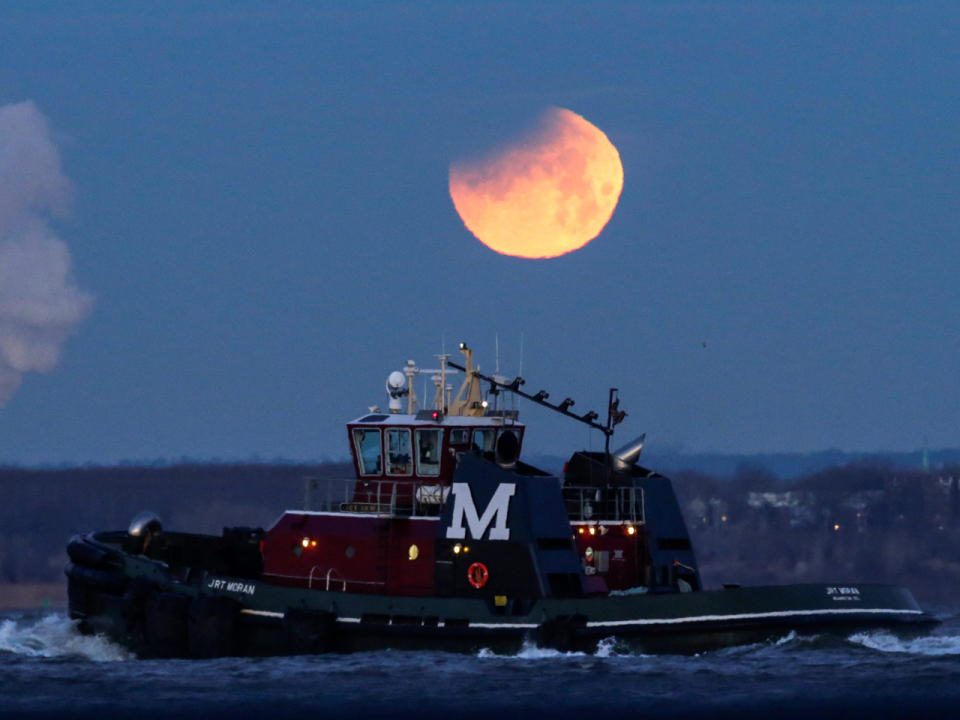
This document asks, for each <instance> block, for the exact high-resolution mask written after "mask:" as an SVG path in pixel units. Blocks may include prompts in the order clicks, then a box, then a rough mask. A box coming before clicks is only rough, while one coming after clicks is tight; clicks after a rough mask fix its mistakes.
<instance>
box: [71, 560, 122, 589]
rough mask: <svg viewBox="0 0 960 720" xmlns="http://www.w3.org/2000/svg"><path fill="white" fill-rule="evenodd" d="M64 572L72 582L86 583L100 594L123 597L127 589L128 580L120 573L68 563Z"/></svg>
mask: <svg viewBox="0 0 960 720" xmlns="http://www.w3.org/2000/svg"><path fill="white" fill-rule="evenodd" d="M63 572H64V573H65V574H66V576H67V577H68V578H70V579H71V580H73V581H77V582H81V583H86V584H87V585H89V586H90V587H91V588H93V589H94V590H96V591H98V592H105V593H110V594H111V595H121V594H123V591H124V590H126V587H127V578H125V577H124V576H123V575H121V574H120V573H118V572H111V571H109V570H95V569H94V568H91V567H86V566H84V565H78V564H76V563H72V562H68V563H67V566H66V567H65V568H64V569H63Z"/></svg>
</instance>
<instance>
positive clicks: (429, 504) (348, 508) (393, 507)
mask: <svg viewBox="0 0 960 720" xmlns="http://www.w3.org/2000/svg"><path fill="white" fill-rule="evenodd" d="M449 492H450V486H449V485H440V484H439V483H437V482H436V481H432V482H428V481H422V480H411V479H408V478H389V479H386V478H383V479H381V478H378V479H363V478H360V479H357V478H337V477H307V478H304V487H303V509H304V510H309V511H314V512H359V513H367V514H373V515H389V516H399V517H436V516H437V515H439V514H440V508H441V507H442V506H443V503H444V501H445V500H446V499H447V495H448V494H449Z"/></svg>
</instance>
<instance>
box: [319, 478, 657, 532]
mask: <svg viewBox="0 0 960 720" xmlns="http://www.w3.org/2000/svg"><path fill="white" fill-rule="evenodd" d="M449 493H450V486H449V485H441V484H439V483H437V482H430V481H423V480H411V479H407V478H396V479H393V478H390V479H385V478H377V479H366V480H365V479H362V478H361V479H357V478H338V477H307V478H304V489H303V509H304V510H308V511H315V512H355V513H364V514H371V515H384V516H390V517H437V516H438V515H439V514H440V510H441V508H442V507H443V503H444V502H445V501H446V499H447V495H448V494H449ZM563 500H564V504H565V505H566V509H567V515H568V516H569V518H570V520H571V521H573V522H577V521H579V522H629V523H642V522H644V521H645V519H646V508H645V501H644V496H643V489H642V488H639V487H596V486H592V487H591V486H584V487H576V486H569V485H568V486H565V487H564V488H563Z"/></svg>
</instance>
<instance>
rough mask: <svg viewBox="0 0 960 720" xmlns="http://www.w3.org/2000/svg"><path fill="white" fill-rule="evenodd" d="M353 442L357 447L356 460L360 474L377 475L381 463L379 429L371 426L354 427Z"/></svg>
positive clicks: (379, 471)
mask: <svg viewBox="0 0 960 720" xmlns="http://www.w3.org/2000/svg"><path fill="white" fill-rule="evenodd" d="M353 444H354V447H356V449H357V461H358V462H359V464H360V474H361V475H379V474H380V473H381V472H383V470H382V469H381V468H382V467H383V466H382V464H381V449H380V431H379V430H374V429H371V428H355V429H354V431H353Z"/></svg>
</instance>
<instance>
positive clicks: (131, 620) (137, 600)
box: [123, 578, 157, 637]
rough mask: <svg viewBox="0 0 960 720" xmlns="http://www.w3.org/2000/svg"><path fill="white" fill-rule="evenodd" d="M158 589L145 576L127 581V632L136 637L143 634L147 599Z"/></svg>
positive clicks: (125, 609) (124, 600)
mask: <svg viewBox="0 0 960 720" xmlns="http://www.w3.org/2000/svg"><path fill="white" fill-rule="evenodd" d="M156 591H157V589H156V588H155V587H154V585H153V584H152V583H150V582H149V581H147V580H144V579H143V578H134V579H132V580H130V581H129V582H128V583H127V589H126V592H124V593H123V602H124V606H125V607H124V616H125V618H126V621H127V632H129V633H130V634H131V635H134V636H135V637H136V636H140V635H142V629H143V626H144V622H145V619H146V607H147V599H148V598H149V597H150V595H152V594H153V593H154V592H156Z"/></svg>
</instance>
